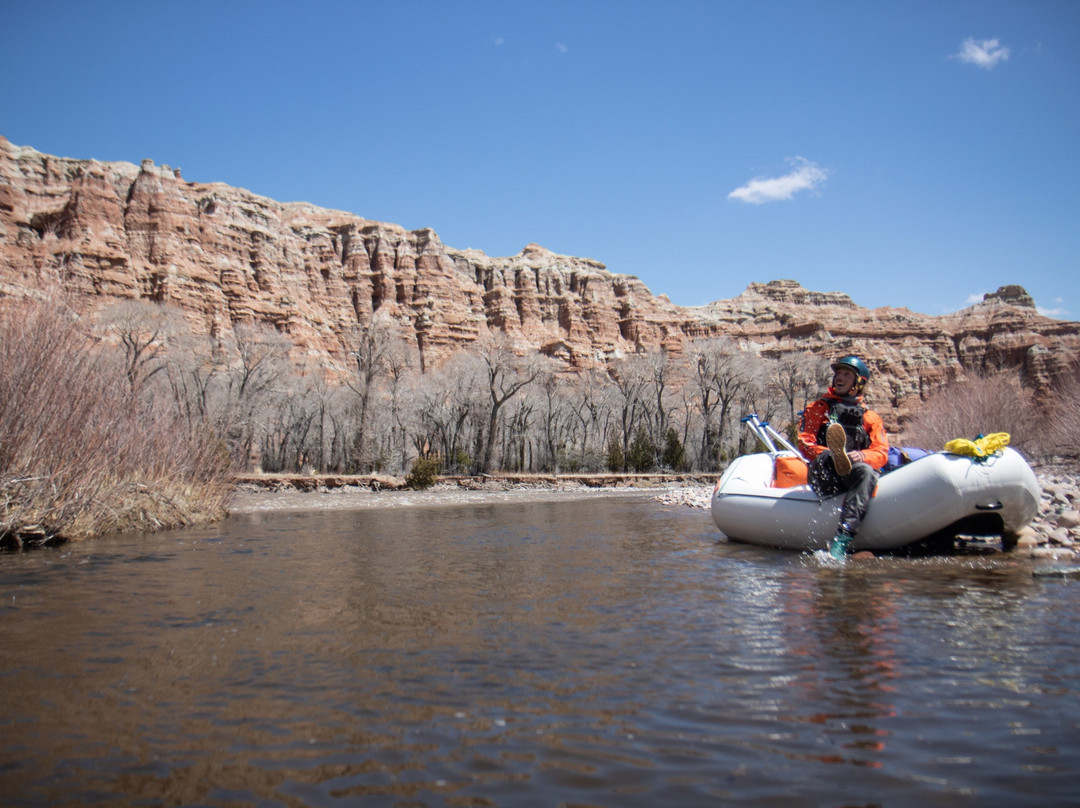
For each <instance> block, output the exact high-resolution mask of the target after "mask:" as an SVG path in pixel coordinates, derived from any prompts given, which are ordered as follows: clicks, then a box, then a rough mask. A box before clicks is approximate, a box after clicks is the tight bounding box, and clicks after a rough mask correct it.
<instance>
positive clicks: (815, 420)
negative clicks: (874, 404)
mask: <svg viewBox="0 0 1080 808" xmlns="http://www.w3.org/2000/svg"><path fill="white" fill-rule="evenodd" d="M839 400H840V397H839V396H837V395H836V394H835V393H833V391H832V388H831V387H830V388H829V392H828V393H826V394H825V395H824V397H822V398H819V399H818V400H817V401H815V402H814V403H813V404H811V405H810V406H809V407H807V408H806V410H805V411H804V412H803V417H802V430H801V431H800V432H799V451H800V452H802V453H803V457H805V458H806V459H807V460H813V459H814V458H815V457H817V456H818V455H819V454H821V453H822V452H824V451H825V450H826V449H827V448H828V447H827V446H822V445H820V444H819V443H818V442H817V435H818V431H819V430H820V429H821V425H822V424H823V423H824V422H825V421H826V420H827V419H828V417H829V401H839ZM859 404H860V405H861V404H862V398H861V397H860V398H859ZM863 429H865V430H866V434H867V436H869V438H870V445H869V446H868V447H867V448H865V449H863V450H862V455H863V460H865V461H866V462H867V463H869V464H870V465H871V466H873V467H874V468H875V469H880V468H881V467H882V466H884V465H885V463H886V461H888V459H889V438H888V436H887V435H886V434H885V424H883V423H882V421H881V416H880V415H878V414H877V413H876V412H874V411H873V410H869V409H868V410H867V411H866V412H865V413H864V414H863Z"/></svg>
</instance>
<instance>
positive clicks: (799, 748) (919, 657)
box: [0, 497, 1080, 806]
mask: <svg viewBox="0 0 1080 808" xmlns="http://www.w3.org/2000/svg"><path fill="white" fill-rule="evenodd" d="M1077 592H1080V589H1078V588H1077V587H1076V586H1071V585H1069V583H1067V582H1053V583H1046V582H1043V581H1041V580H1036V579H1033V578H1032V577H1031V572H1030V568H1029V567H1026V566H1024V565H1023V564H1022V563H1017V562H1014V561H1011V560H1008V559H1001V558H999V559H982V558H979V559H970V558H968V559H928V560H923V561H911V560H899V559H882V560H877V561H870V562H852V563H849V564H847V565H845V566H844V567H839V566H837V565H835V564H829V563H824V562H822V561H821V560H820V559H818V558H817V557H815V556H809V555H797V554H793V553H783V552H774V551H767V550H760V549H757V548H752V547H747V546H740V545H729V544H726V543H723V542H717V541H716V539H715V532H714V530H713V529H712V527H711V524H710V523H709V521H708V515H707V513H703V512H697V511H691V510H688V509H679V508H669V507H664V506H660V505H658V504H657V503H655V502H652V501H651V500H649V499H647V498H644V497H642V498H639V499H634V498H627V497H623V498H619V499H612V500H606V499H592V500H585V501H575V502H519V503H514V502H511V503H503V504H497V505H469V506H467V507H423V508H402V509H389V510H365V511H351V512H333V511H327V512H319V513H273V514H255V515H251V516H246V517H243V518H235V519H233V520H231V521H230V522H229V523H227V524H226V525H225V526H223V527H222V528H219V529H215V530H204V531H189V532H185V533H179V534H167V535H165V536H152V537H120V538H116V539H112V540H103V541H99V542H93V543H90V544H86V545H77V546H73V547H68V548H61V549H59V550H51V551H44V552H40V553H27V554H21V555H19V554H10V555H7V556H2V557H0V603H2V607H0V608H2V611H0V663H2V671H3V674H2V678H0V707H2V712H0V731H2V733H3V738H4V741H3V743H4V757H3V759H4V760H5V761H6V762H5V763H4V764H2V765H0V796H3V798H4V802H5V804H7V803H10V804H17V805H52V804H58V803H64V802H71V803H90V804H97V803H102V804H118V803H123V804H135V803H138V802H140V801H145V802H147V803H148V804H174V805H187V804H222V805H224V804H237V805H241V804H242V805H255V804H257V805H340V804H352V803H354V802H362V803H363V804H365V805H366V804H369V803H370V804H386V805H398V804H401V805H406V804H407V805H462V804H483V805H531V804H535V805H555V804H569V803H591V804H618V805H630V806H634V805H656V804H680V805H705V804H716V802H718V801H722V802H730V801H738V802H741V803H745V804H762V805H764V804H773V803H775V802H790V801H804V802H812V803H814V802H822V801H825V802H829V803H835V802H839V801H844V802H861V803H866V802H871V801H875V800H877V801H882V800H884V801H890V800H891V801H898V802H901V803H905V804H906V803H907V802H913V801H915V800H918V801H919V802H920V803H924V804H929V805H934V804H941V805H946V804H953V802H954V801H955V799H956V798H957V796H961V795H974V796H975V797H977V798H978V800H979V804H987V803H994V802H1001V803H1004V802H1006V801H1014V802H1015V801H1019V802H1021V803H1022V802H1023V801H1024V800H1025V799H1026V798H1027V797H1028V796H1029V795H1030V794H1033V793H1035V792H1036V791H1038V792H1039V793H1041V794H1042V795H1043V796H1044V797H1045V798H1050V797H1053V796H1057V797H1060V798H1063V799H1067V798H1071V794H1072V787H1073V786H1074V785H1075V780H1076V776H1077V773H1078V768H1077V764H1076V763H1075V761H1076V759H1077V757H1076V754H1077V753H1078V752H1080V748H1078V743H1077V738H1078V737H1080V733H1078V732H1077V729H1080V709H1078V708H1077V706H1076V705H1077V703H1078V702H1077V700H1076V698H1075V696H1076V694H1077V689H1076V685H1075V681H1076V674H1077V672H1078V670H1077V668H1078V662H1077V660H1078V656H1077V654H1076V650H1077V638H1078V637H1080V631H1078V628H1080V627H1078V626H1077V617H1076V615H1077V613H1078V611H1077V609H1076V606H1077V600H1078V595H1077Z"/></svg>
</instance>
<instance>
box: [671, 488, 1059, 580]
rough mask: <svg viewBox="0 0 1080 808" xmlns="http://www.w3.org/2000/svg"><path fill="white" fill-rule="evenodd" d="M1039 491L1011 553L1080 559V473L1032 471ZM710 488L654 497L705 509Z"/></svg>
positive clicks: (675, 491) (709, 498)
mask: <svg viewBox="0 0 1080 808" xmlns="http://www.w3.org/2000/svg"><path fill="white" fill-rule="evenodd" d="M1036 477H1037V478H1038V480H1039V485H1040V486H1041V488H1042V497H1041V502H1040V504H1039V513H1038V515H1037V516H1036V517H1035V519H1034V520H1032V522H1031V524H1029V525H1027V526H1026V527H1024V528H1023V529H1022V530H1021V531H1020V533H1019V535H1018V540H1017V542H1016V548H1015V549H1014V550H1013V551H1012V552H1015V553H1023V554H1025V555H1029V556H1031V557H1032V558H1044V557H1049V558H1062V559H1069V558H1080V473H1077V472H1076V471H1072V470H1070V469H1066V468H1061V467H1048V468H1045V469H1039V470H1037V471H1036ZM711 493H712V492H711V489H710V488H702V489H699V488H683V489H674V490H672V491H668V492H665V493H664V494H663V495H662V496H660V497H658V499H660V500H661V501H662V502H665V503H667V504H669V505H686V506H689V507H692V508H708V507H709V505H710V502H711Z"/></svg>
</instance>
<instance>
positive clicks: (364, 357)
mask: <svg viewBox="0 0 1080 808" xmlns="http://www.w3.org/2000/svg"><path fill="white" fill-rule="evenodd" d="M401 342H402V336H401V329H400V327H399V326H398V325H397V323H395V322H394V321H393V320H392V319H391V318H390V317H389V316H388V315H387V314H385V313H383V312H376V313H375V315H374V316H373V317H372V319H371V322H370V323H368V324H367V325H365V326H362V327H360V328H357V329H356V330H355V331H354V332H353V333H352V334H351V335H350V336H349V340H348V345H347V346H346V350H347V352H348V355H349V358H350V359H351V360H352V363H353V370H354V374H353V376H352V378H351V379H350V380H349V381H348V385H349V387H350V388H351V389H352V391H353V392H354V393H356V395H357V398H358V400H359V419H358V420H359V423H358V426H357V435H356V449H357V453H358V455H359V457H360V460H361V462H362V463H367V464H368V465H370V456H371V455H372V453H373V452H372V447H371V446H370V445H369V444H370V440H369V437H368V432H367V428H368V420H369V417H370V412H371V403H372V401H373V400H374V398H375V394H376V386H375V383H376V381H377V380H378V379H379V378H380V377H381V376H383V375H384V374H386V373H387V372H388V371H389V369H390V363H391V361H392V360H391V355H392V353H393V352H395V351H397V352H398V353H400V351H401Z"/></svg>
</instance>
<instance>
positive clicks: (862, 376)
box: [832, 356, 870, 392]
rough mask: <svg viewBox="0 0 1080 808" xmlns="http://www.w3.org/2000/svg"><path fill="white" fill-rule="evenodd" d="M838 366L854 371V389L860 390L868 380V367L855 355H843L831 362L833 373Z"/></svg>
mask: <svg viewBox="0 0 1080 808" xmlns="http://www.w3.org/2000/svg"><path fill="white" fill-rule="evenodd" d="M840 368H847V369H848V370H850V371H852V372H854V373H855V389H856V390H857V391H859V392H862V389H863V387H865V386H866V383H867V382H868V381H870V368H868V367H867V366H866V363H865V362H864V361H862V360H861V359H859V357H857V356H845V357H842V358H840V359H837V360H836V361H835V362H833V363H832V370H833V373H835V372H836V371H838V370H839V369H840Z"/></svg>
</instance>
